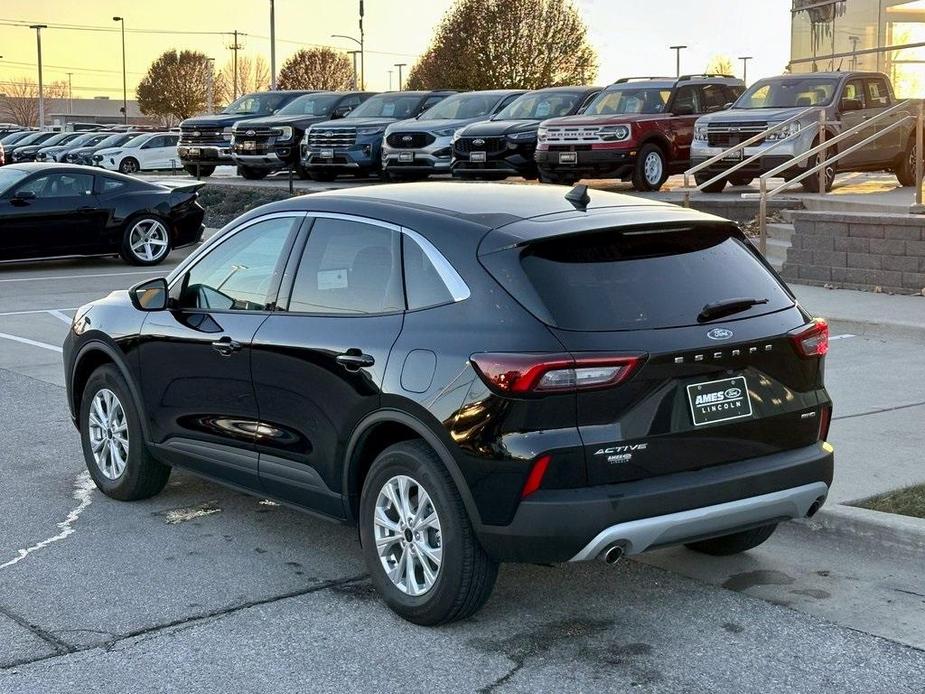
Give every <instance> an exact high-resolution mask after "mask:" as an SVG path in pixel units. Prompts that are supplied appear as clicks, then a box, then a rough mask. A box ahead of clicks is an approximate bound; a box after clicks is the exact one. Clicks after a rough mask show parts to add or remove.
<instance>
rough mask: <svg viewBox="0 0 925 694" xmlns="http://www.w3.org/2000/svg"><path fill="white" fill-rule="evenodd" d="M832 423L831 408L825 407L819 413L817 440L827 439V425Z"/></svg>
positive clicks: (829, 406)
mask: <svg viewBox="0 0 925 694" xmlns="http://www.w3.org/2000/svg"><path fill="white" fill-rule="evenodd" d="M831 423H832V406H831V405H825V406H823V408H822V409H821V410H820V411H819V440H820V441H825V440H826V439H828V438H829V425H830V424H831Z"/></svg>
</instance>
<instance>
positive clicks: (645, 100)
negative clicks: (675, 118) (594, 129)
mask: <svg viewBox="0 0 925 694" xmlns="http://www.w3.org/2000/svg"><path fill="white" fill-rule="evenodd" d="M670 96H671V89H665V88H660V87H632V86H625V87H614V88H613V89H606V90H604V91H602V92H601V93H600V94H598V95H597V96H596V97H594V100H593V101H592V102H591V103H590V104H589V105H588V108H586V109H585V115H591V116H615V115H623V114H627V113H662V112H664V110H665V104H667V103H668V97H670Z"/></svg>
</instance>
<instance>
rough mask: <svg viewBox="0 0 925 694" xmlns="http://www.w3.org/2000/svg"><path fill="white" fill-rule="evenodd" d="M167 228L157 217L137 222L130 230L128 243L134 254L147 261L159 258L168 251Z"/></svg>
mask: <svg viewBox="0 0 925 694" xmlns="http://www.w3.org/2000/svg"><path fill="white" fill-rule="evenodd" d="M167 243H168V236H167V228H166V227H165V226H164V225H163V224H162V223H161V222H160V221H158V220H156V219H142V220H140V221H138V222H135V225H134V226H133V227H132V229H131V231H130V232H129V237H128V245H129V248H131V249H132V255H134V256H135V257H136V258H138V260H141V261H143V262H146V263H150V262H153V261H155V260H159V259H160V258H161V257H163V255H164V254H165V253H166V252H167Z"/></svg>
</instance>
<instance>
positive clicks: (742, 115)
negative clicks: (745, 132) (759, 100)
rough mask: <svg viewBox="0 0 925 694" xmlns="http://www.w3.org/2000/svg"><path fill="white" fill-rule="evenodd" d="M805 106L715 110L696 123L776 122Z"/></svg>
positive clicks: (793, 114) (795, 113) (792, 114)
mask: <svg viewBox="0 0 925 694" xmlns="http://www.w3.org/2000/svg"><path fill="white" fill-rule="evenodd" d="M805 110H806V107H804V106H799V107H796V108H730V109H726V110H725V111H717V112H716V113H710V114H709V115H706V116H701V117H700V118H698V119H697V122H698V123H733V122H742V121H756V120H759V121H770V122H772V123H773V122H778V121H782V120H787V119H788V118H790V117H791V116H795V115H797V114H798V113H799V112H800V111H805ZM815 114H816V115H815V116H814V115H812V114H810V115H809V117H810V118H818V114H819V112H818V111H816V112H815Z"/></svg>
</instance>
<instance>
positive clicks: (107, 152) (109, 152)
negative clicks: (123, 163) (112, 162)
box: [96, 147, 125, 157]
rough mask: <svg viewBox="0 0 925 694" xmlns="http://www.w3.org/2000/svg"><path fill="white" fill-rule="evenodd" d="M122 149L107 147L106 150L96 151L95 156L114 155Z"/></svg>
mask: <svg viewBox="0 0 925 694" xmlns="http://www.w3.org/2000/svg"><path fill="white" fill-rule="evenodd" d="M123 149H125V148H124V147H107V148H106V149H98V150H96V154H102V155H103V156H104V157H105V156H108V155H110V154H115V153H116V152H121V151H122V150H123Z"/></svg>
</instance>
